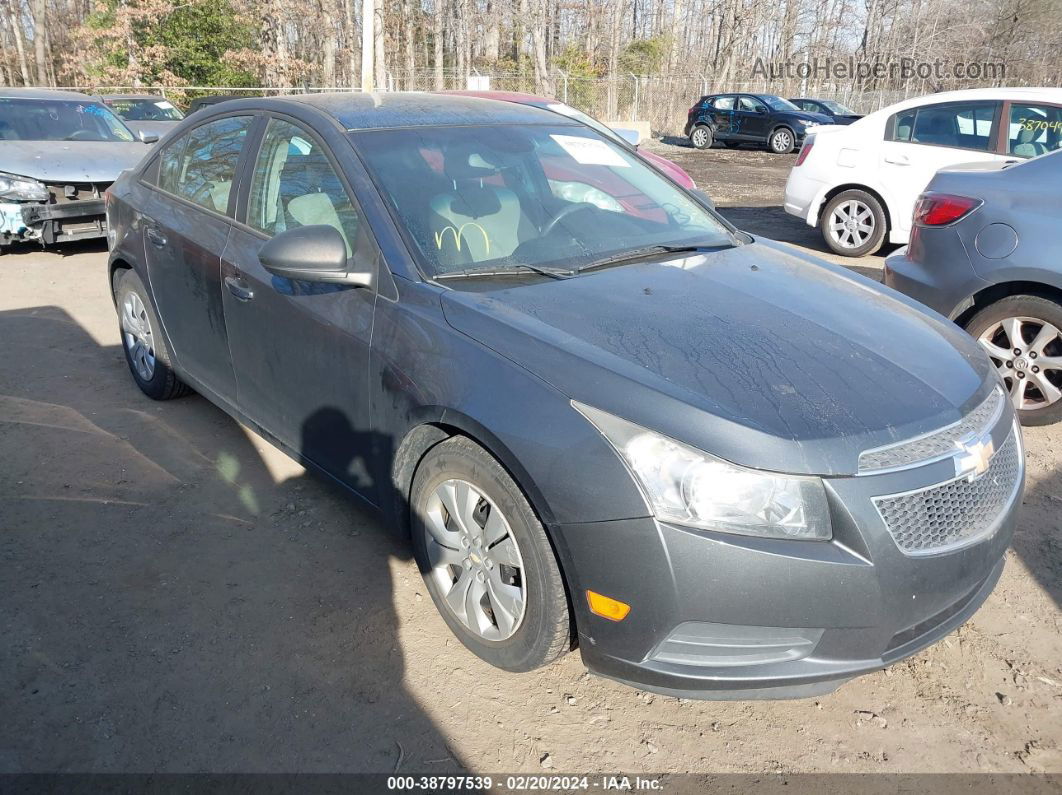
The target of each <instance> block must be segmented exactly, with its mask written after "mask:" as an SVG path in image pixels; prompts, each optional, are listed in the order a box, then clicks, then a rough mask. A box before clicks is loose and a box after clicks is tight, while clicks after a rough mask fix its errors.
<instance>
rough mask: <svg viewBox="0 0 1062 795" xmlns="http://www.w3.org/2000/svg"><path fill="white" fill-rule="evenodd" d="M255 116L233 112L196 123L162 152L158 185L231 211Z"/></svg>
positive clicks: (186, 197) (209, 206) (211, 205)
mask: <svg viewBox="0 0 1062 795" xmlns="http://www.w3.org/2000/svg"><path fill="white" fill-rule="evenodd" d="M252 118H253V117H252V116H230V117H229V118H225V119H218V120H217V121H212V122H209V123H208V124H204V125H202V126H200V127H196V128H195V129H194V130H192V131H191V132H189V133H188V134H187V135H184V136H182V137H181V138H180V139H178V140H177V141H174V142H173V143H172V144H170V145H169V146H167V147H166V150H165V151H164V152H163V153H162V158H161V166H160V169H159V181H158V185H159V187H160V188H162V190H164V191H167V192H168V193H172V194H174V195H175V196H180V197H182V198H184V199H187V200H188V201H190V202H193V203H194V204H198V205H199V206H200V207H205V208H206V209H208V210H214V211H216V212H219V213H224V212H227V211H228V208H229V193H230V192H231V190H232V182H233V180H234V179H235V177H236V164H237V162H238V161H239V159H240V150H241V149H242V148H243V142H244V139H245V138H246V137H247V130H248V128H249V127H250V126H251V120H252Z"/></svg>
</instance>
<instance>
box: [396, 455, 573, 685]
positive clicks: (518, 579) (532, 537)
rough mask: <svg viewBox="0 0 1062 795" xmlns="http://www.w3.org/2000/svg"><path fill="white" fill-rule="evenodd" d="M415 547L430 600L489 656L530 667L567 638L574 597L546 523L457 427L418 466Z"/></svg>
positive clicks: (555, 652)
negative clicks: (457, 433) (566, 584)
mask: <svg viewBox="0 0 1062 795" xmlns="http://www.w3.org/2000/svg"><path fill="white" fill-rule="evenodd" d="M410 507H411V520H412V530H413V549H414V553H415V555H416V558H417V564H418V566H419V568H420V571H421V574H422V575H423V577H424V582H425V584H426V586H427V588H428V592H429V593H430V594H431V598H432V600H433V601H434V602H435V605H436V607H437V608H438V609H439V612H440V613H441V614H442V617H443V619H444V620H445V621H446V623H447V625H448V626H449V627H450V629H451V630H452V631H453V632H454V634H455V635H457V637H458V638H459V639H460V641H461V642H462V643H463V644H464V645H465V646H467V647H468V648H469V649H470V650H471V651H472V652H474V653H475V654H476V655H478V656H479V657H481V658H483V659H484V660H486V661H487V662H489V663H491V664H492V665H495V666H497V667H499V668H503V669H505V670H508V671H529V670H531V669H533V668H538V667H539V666H542V665H545V664H546V663H549V662H551V661H552V660H554V659H556V658H557V657H559V656H560V655H561V654H563V653H564V652H566V651H567V650H569V649H570V648H571V639H572V633H571V622H570V618H569V611H568V599H567V595H566V593H565V590H564V582H563V580H562V578H561V573H560V568H559V566H558V565H557V560H556V556H555V555H554V553H553V548H552V547H551V545H550V543H549V540H548V538H547V537H546V532H545V529H544V528H543V526H542V523H541V522H539V520H538V518H537V517H536V516H535V513H534V511H533V510H532V509H531V506H530V505H529V504H528V502H527V499H526V498H525V497H524V495H523V492H521V491H520V489H519V487H517V485H516V483H515V482H513V480H512V478H511V477H509V474H508V473H507V472H506V471H505V469H504V468H503V467H502V466H501V465H500V464H499V463H498V462H497V461H496V460H495V459H494V458H493V457H492V456H491V455H490V454H489V453H488V452H487V451H486V450H484V449H483V448H482V447H480V446H479V445H478V444H476V443H475V442H473V441H472V440H471V439H468V438H466V437H464V436H455V437H452V438H451V439H448V440H447V441H444V442H441V443H440V444H438V445H436V446H435V447H433V448H432V449H431V450H429V451H428V453H427V454H426V455H425V456H424V458H423V459H422V460H421V462H420V464H419V465H418V466H417V471H416V474H415V475H414V478H413V487H412V489H411V493H410Z"/></svg>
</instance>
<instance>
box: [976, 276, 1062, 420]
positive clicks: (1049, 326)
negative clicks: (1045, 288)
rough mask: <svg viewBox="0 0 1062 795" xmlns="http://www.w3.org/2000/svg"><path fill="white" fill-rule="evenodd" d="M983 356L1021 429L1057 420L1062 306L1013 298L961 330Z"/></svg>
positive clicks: (1061, 390)
mask: <svg viewBox="0 0 1062 795" xmlns="http://www.w3.org/2000/svg"><path fill="white" fill-rule="evenodd" d="M966 331H967V332H969V334H970V335H971V336H972V337H973V338H974V339H976V340H977V341H978V342H979V343H980V344H981V347H982V348H984V350H985V351H986V352H987V353H988V355H989V357H990V358H991V359H992V363H993V364H994V365H995V366H996V369H997V371H998V372H999V375H1000V377H1002V379H1003V383H1004V385H1005V386H1006V388H1007V391H1008V392H1009V393H1010V399H1011V402H1012V403H1013V404H1014V408H1015V409H1016V410H1017V412H1018V419H1019V420H1020V421H1021V424H1022V425H1051V424H1052V423H1055V422H1058V421H1059V420H1062V305H1059V304H1058V303H1056V302H1054V301H1051V300H1049V299H1047V298H1041V297H1039V296H1035V295H1012V296H1009V297H1007V298H1003V299H1001V300H999V301H996V303H994V304H991V305H989V306H987V307H985V308H984V309H982V310H981V311H980V312H978V313H977V314H976V315H974V316H973V317H972V318H970V321H969V322H968V323H967V324H966Z"/></svg>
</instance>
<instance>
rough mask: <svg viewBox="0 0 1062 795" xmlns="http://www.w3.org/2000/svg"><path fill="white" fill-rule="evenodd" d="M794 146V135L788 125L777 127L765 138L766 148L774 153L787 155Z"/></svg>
mask: <svg viewBox="0 0 1062 795" xmlns="http://www.w3.org/2000/svg"><path fill="white" fill-rule="evenodd" d="M795 146H796V136H795V135H794V134H793V131H792V130H790V129H789V128H788V127H779V128H778V129H777V130H775V131H774V132H772V133H771V137H770V138H768V139H767V148H768V149H770V150H771V151H772V152H774V153H775V154H776V155H787V154H789V153H790V152H792V151H793V149H794V147H795Z"/></svg>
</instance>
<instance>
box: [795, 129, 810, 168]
mask: <svg viewBox="0 0 1062 795" xmlns="http://www.w3.org/2000/svg"><path fill="white" fill-rule="evenodd" d="M814 145H815V136H813V135H812V136H808V137H807V138H805V139H804V145H803V146H802V147H800V154H799V155H797V159H796V163H794V164H793V168H796V167H797V166H799V165H800V164H801V163H803V162H804V161H805V160H807V159H808V155H810V154H811V147H813V146H814Z"/></svg>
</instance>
